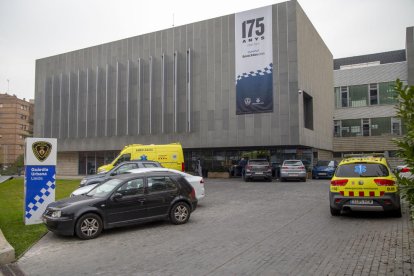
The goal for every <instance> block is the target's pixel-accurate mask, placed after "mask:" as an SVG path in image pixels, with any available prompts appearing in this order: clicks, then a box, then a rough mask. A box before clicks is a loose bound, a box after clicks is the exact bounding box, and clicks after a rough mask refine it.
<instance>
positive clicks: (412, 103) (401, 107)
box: [394, 79, 414, 210]
mask: <svg viewBox="0 0 414 276" xmlns="http://www.w3.org/2000/svg"><path fill="white" fill-rule="evenodd" d="M395 91H396V93H397V97H398V100H399V101H398V105H397V116H398V117H399V118H400V119H401V122H402V123H403V124H404V126H405V129H406V134H405V135H404V136H403V137H402V138H399V139H394V142H395V143H396V144H397V146H398V156H400V157H401V158H402V159H404V161H405V163H406V165H407V166H408V167H409V168H410V170H411V171H412V172H413V168H414V86H408V85H403V83H402V82H401V81H400V80H399V79H397V81H396V83H395ZM413 173H414V172H413ZM397 179H398V185H399V189H400V193H401V197H402V198H405V199H407V201H408V202H409V203H410V205H411V208H412V210H414V179H409V178H401V177H400V176H399V174H398V173H397Z"/></svg>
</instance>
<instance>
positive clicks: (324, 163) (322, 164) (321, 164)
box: [316, 160, 335, 167]
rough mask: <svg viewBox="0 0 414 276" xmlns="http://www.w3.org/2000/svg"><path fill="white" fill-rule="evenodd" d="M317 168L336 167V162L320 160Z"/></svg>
mask: <svg viewBox="0 0 414 276" xmlns="http://www.w3.org/2000/svg"><path fill="white" fill-rule="evenodd" d="M316 166H317V167H335V164H334V161H325V160H319V161H318V163H316Z"/></svg>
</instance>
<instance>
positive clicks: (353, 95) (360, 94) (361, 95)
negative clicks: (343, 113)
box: [348, 85, 368, 107]
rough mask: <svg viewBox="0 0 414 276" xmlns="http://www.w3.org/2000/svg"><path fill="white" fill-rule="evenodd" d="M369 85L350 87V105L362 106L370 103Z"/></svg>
mask: <svg viewBox="0 0 414 276" xmlns="http://www.w3.org/2000/svg"><path fill="white" fill-rule="evenodd" d="M367 91H368V85H353V86H350V87H349V93H348V94H349V106H351V107H361V106H367V105H368V95H367Z"/></svg>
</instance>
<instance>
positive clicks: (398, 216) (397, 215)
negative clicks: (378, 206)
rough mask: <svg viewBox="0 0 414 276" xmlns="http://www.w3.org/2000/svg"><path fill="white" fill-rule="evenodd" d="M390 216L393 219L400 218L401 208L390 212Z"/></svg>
mask: <svg viewBox="0 0 414 276" xmlns="http://www.w3.org/2000/svg"><path fill="white" fill-rule="evenodd" d="M391 216H393V217H394V218H400V217H402V213H401V207H400V208H398V209H397V210H394V211H391Z"/></svg>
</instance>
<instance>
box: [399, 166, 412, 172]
mask: <svg viewBox="0 0 414 276" xmlns="http://www.w3.org/2000/svg"><path fill="white" fill-rule="evenodd" d="M401 172H404V173H406V172H410V168H408V167H404V168H402V170H401Z"/></svg>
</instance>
